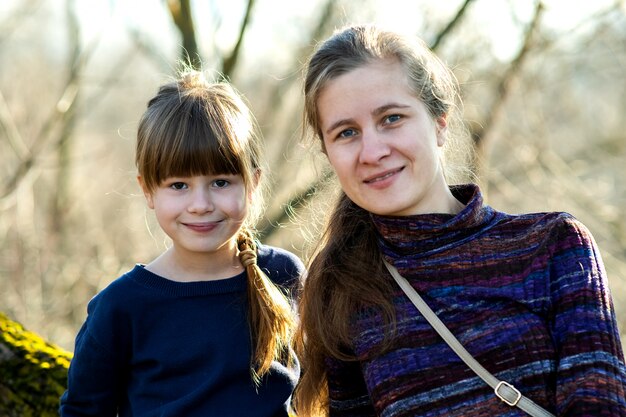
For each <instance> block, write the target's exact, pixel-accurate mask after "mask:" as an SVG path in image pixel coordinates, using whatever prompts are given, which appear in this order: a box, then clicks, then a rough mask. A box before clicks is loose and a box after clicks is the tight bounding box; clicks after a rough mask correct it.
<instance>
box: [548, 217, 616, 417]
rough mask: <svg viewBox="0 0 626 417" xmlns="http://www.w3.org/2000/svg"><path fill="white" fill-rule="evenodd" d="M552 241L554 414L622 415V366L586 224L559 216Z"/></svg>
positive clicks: (608, 299)
mask: <svg viewBox="0 0 626 417" xmlns="http://www.w3.org/2000/svg"><path fill="white" fill-rule="evenodd" d="M561 219H562V221H560V222H559V223H558V224H557V226H556V227H555V229H554V232H553V234H552V239H551V242H550V245H551V251H552V259H551V265H550V272H551V280H550V286H551V287H550V292H551V299H552V320H553V321H552V332H553V337H554V343H555V348H556V352H557V362H556V366H557V370H556V371H557V374H556V375H557V376H556V403H557V415H558V416H568V417H573V416H626V367H625V365H624V354H623V351H622V347H621V344H620V337H619V332H618V330H617V321H616V318H615V313H614V311H613V303H612V300H611V295H610V292H609V287H608V282H607V277H606V272H605V270H604V266H603V263H602V259H601V257H600V253H599V251H598V248H597V246H596V243H595V241H594V239H593V237H592V236H591V234H590V232H589V231H588V230H587V228H586V227H585V226H584V225H582V224H581V223H580V222H578V221H577V220H575V219H574V218H572V217H571V216H569V215H564V217H561Z"/></svg>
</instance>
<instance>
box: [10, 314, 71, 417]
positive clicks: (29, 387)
mask: <svg viewBox="0 0 626 417" xmlns="http://www.w3.org/2000/svg"><path fill="white" fill-rule="evenodd" d="M71 358H72V354H71V353H70V352H67V351H65V350H63V349H61V348H60V347H58V346H55V345H53V344H51V343H48V342H46V341H45V340H44V339H43V338H42V337H41V336H39V335H37V334H35V333H33V332H30V331H28V330H26V329H24V327H23V326H22V325H20V324H19V323H16V322H15V321H12V320H10V319H9V318H8V317H7V316H6V315H4V314H2V313H0V417H31V416H32V417H48V416H58V415H59V412H58V409H59V398H60V396H61V394H63V391H65V388H66V386H67V370H68V367H69V365H70V359H71Z"/></svg>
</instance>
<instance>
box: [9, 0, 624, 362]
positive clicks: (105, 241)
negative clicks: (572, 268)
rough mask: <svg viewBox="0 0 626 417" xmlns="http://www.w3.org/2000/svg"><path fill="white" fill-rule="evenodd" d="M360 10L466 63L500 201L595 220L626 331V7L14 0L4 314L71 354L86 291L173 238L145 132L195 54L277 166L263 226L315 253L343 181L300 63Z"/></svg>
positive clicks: (466, 0)
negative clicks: (306, 102)
mask: <svg viewBox="0 0 626 417" xmlns="http://www.w3.org/2000/svg"><path fill="white" fill-rule="evenodd" d="M357 22H360V23H364V22H376V23H380V24H383V25H386V26H391V27H393V28H394V29H397V30H401V31H404V32H408V33H412V34H414V35H417V36H420V37H421V38H422V39H424V40H425V41H426V42H427V43H428V44H429V45H430V46H431V47H432V48H433V49H434V50H435V51H436V52H437V53H438V54H439V55H440V56H441V57H442V59H443V60H444V61H446V62H447V63H448V64H449V65H450V66H452V67H453V68H454V71H455V73H456V75H457V77H458V79H459V81H460V83H461V85H462V89H463V96H464V100H465V118H466V122H467V124H468V127H469V128H470V130H471V133H472V137H473V138H474V142H475V145H476V151H477V152H478V154H479V156H480V161H481V163H480V165H479V166H477V167H476V170H477V173H478V175H479V181H480V183H481V186H482V187H483V188H484V190H485V192H486V194H487V195H486V198H487V201H488V203H489V204H491V205H492V206H494V207H496V208H498V209H500V210H503V211H507V212H511V213H515V212H524V211H551V210H559V211H568V212H570V213H572V214H574V215H575V216H576V217H578V218H579V219H580V220H581V221H583V223H585V224H586V225H587V227H588V228H589V229H590V230H591V231H592V233H593V235H594V236H595V238H596V241H597V243H598V245H599V247H600V249H601V252H602V255H603V258H604V261H605V266H606V269H607V271H608V275H609V282H610V286H611V288H612V291H613V298H614V302H615V308H616V313H617V315H618V321H619V325H620V330H621V334H622V338H623V340H626V304H625V303H626V225H625V223H624V220H623V217H622V215H623V212H624V208H626V184H625V182H624V173H625V172H626V171H625V169H624V165H626V118H625V117H624V116H625V115H626V77H625V76H624V74H626V5H625V2H624V1H623V0H621V1H620V0H608V1H594V2H571V1H567V0H545V1H543V2H541V1H531V0H527V1H515V0H457V1H454V0H448V1H438V0H359V1H348V0H334V1H333V0H312V1H308V2H294V1H288V0H195V1H194V0H191V1H190V0H167V1H164V0H133V1H132V2H128V1H121V0H90V1H79V0H3V2H2V4H1V5H0V68H1V71H0V288H1V290H0V311H3V312H5V313H6V314H8V315H9V316H10V317H12V318H14V319H16V320H18V321H20V322H21V323H23V324H24V325H25V326H26V327H27V328H29V329H30V330H34V331H36V332H38V333H40V334H42V335H43V336H44V337H46V338H47V339H48V340H50V341H52V342H54V343H56V344H58V345H60V346H62V347H64V348H66V349H69V350H71V349H73V339H74V336H75V333H76V331H77V330H78V327H79V325H80V323H82V321H83V320H84V318H85V315H86V309H85V307H86V303H87V302H88V301H89V299H90V298H91V297H92V296H93V295H94V294H95V293H96V292H97V291H98V290H99V289H101V288H103V287H104V286H106V285H107V284H108V283H110V282H111V281H112V280H113V279H114V278H116V277H117V276H119V275H120V274H121V273H123V272H125V271H127V270H128V269H130V268H132V266H133V264H134V263H137V262H141V263H144V262H149V261H150V260H152V259H153V258H154V257H155V256H156V255H157V254H158V253H160V252H161V251H162V250H163V249H164V248H165V247H166V245H167V239H166V238H165V237H164V236H163V235H162V234H161V233H159V230H158V227H157V226H156V223H155V221H154V219H153V218H152V214H151V213H150V211H149V210H147V209H146V207H145V203H144V199H143V196H142V195H141V193H140V192H139V188H138V187H137V185H136V182H135V168H134V164H133V153H134V139H135V129H136V124H137V120H138V119H139V117H140V115H141V113H142V112H143V110H144V109H145V105H146V102H147V100H148V99H149V98H150V97H151V96H152V95H153V94H154V93H155V92H156V90H157V88H158V86H159V85H160V84H161V83H162V82H164V81H166V80H168V79H169V77H171V76H173V75H174V74H175V71H176V69H177V62H178V61H179V60H180V59H184V60H188V61H190V62H192V63H194V64H195V65H198V66H201V67H202V68H204V69H205V70H207V71H208V72H210V73H214V74H219V73H222V74H225V75H226V76H227V77H228V78H229V79H230V80H231V81H232V82H233V83H234V84H235V86H236V87H237V88H238V89H239V90H240V91H242V92H243V93H244V94H245V95H246V97H247V98H248V101H249V103H250V106H251V108H252V110H253V112H254V113H255V115H256V117H257V119H258V121H259V123H260V125H261V128H262V131H263V134H264V137H265V141H266V146H267V157H268V160H269V164H270V167H271V173H270V174H271V180H272V191H273V192H272V194H271V197H270V198H269V199H268V201H269V206H268V210H267V213H266V214H267V215H266V218H265V219H264V220H263V222H262V223H261V224H260V225H259V230H260V232H261V234H262V237H263V240H264V241H266V242H267V243H270V244H274V245H279V246H284V247H286V248H289V249H291V250H292V251H294V252H296V253H298V254H299V255H300V256H301V257H302V258H303V259H304V260H306V259H307V258H308V256H309V254H310V248H311V245H312V244H313V243H314V242H315V240H316V237H317V235H318V233H319V229H320V225H321V224H322V222H323V219H324V215H325V213H327V212H328V207H329V205H330V204H331V203H332V200H333V198H332V197H333V194H334V193H335V192H336V186H335V185H334V181H332V180H331V181H328V179H329V178H331V175H330V174H328V168H327V166H326V165H325V163H324V160H323V158H321V157H320V154H319V150H318V148H317V146H315V144H313V145H310V144H307V143H303V142H302V141H301V140H300V133H301V131H300V129H301V109H302V105H301V104H302V103H301V101H302V95H301V70H302V65H303V63H304V62H305V60H306V57H307V56H308V54H309V53H310V52H311V49H312V47H313V46H314V45H315V43H316V42H317V41H319V40H321V39H324V38H325V37H327V36H328V35H329V34H330V33H331V32H332V31H333V30H334V29H335V28H336V27H339V26H342V25H344V24H346V23H357Z"/></svg>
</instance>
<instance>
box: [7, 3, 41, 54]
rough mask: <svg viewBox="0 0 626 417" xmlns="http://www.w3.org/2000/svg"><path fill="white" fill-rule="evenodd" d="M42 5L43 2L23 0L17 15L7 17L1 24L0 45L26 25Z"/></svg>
mask: <svg viewBox="0 0 626 417" xmlns="http://www.w3.org/2000/svg"><path fill="white" fill-rule="evenodd" d="M42 3H43V0H30V1H24V0H23V1H22V2H21V3H20V5H19V8H18V9H17V10H16V12H15V13H13V14H12V15H10V16H7V17H5V18H4V19H3V20H2V22H0V45H2V43H3V42H4V41H5V40H6V39H8V38H9V37H10V36H11V35H12V34H13V33H14V32H15V31H16V30H17V29H18V28H19V26H20V25H21V24H23V23H24V21H25V20H26V18H27V17H28V16H30V15H32V14H33V13H35V11H36V10H37V9H38V8H39V7H40V6H41V4H42Z"/></svg>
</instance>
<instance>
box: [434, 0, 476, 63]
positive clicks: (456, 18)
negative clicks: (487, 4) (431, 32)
mask: <svg viewBox="0 0 626 417" xmlns="http://www.w3.org/2000/svg"><path fill="white" fill-rule="evenodd" d="M472 1H473V0H465V1H464V2H463V4H462V5H461V7H460V8H459V10H457V12H456V15H454V17H453V18H452V20H450V21H449V22H448V24H447V25H446V26H445V27H444V28H443V29H442V30H441V31H440V32H439V33H438V34H437V36H436V37H435V40H434V41H433V42H432V43H431V44H430V49H432V50H433V51H436V50H437V49H438V48H439V45H441V43H442V42H443V41H444V40H445V38H446V37H447V36H448V34H450V32H452V29H454V27H455V26H456V25H457V24H458V23H459V22H460V21H461V19H462V18H463V15H464V14H465V11H466V10H467V6H469V4H470V3H471V2H472Z"/></svg>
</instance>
